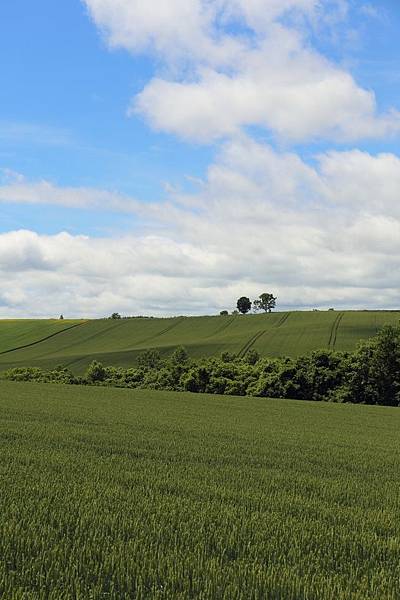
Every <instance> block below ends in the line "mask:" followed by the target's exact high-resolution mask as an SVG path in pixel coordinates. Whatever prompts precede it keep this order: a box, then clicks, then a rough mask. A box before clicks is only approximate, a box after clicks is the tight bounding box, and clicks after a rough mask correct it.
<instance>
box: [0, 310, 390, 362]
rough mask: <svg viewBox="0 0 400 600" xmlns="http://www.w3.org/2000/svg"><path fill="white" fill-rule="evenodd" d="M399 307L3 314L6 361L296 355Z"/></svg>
mask: <svg viewBox="0 0 400 600" xmlns="http://www.w3.org/2000/svg"><path fill="white" fill-rule="evenodd" d="M399 319H400V312H385V311H376V312H367V311H364V312H356V311H347V312H335V311H326V312H322V311H319V312H287V313H271V314H262V315H247V316H242V315H236V316H232V315H230V316H223V317H220V316H216V317H174V318H168V319H148V318H136V319H122V320H107V319H102V320H91V321H56V320H37V321H34V320H20V321H18V320H15V321H0V369H5V368H8V367H10V366H18V365H24V366H28V365H29V366H41V367H44V368H50V367H53V366H55V365H58V364H63V365H68V366H70V367H71V368H73V370H75V371H76V372H80V371H82V370H83V369H84V368H86V366H87V364H88V363H89V362H90V361H91V360H92V359H93V358H96V359H97V360H100V361H102V362H104V363H105V364H109V365H121V366H129V365H132V364H134V363H135V360H136V357H137V355H138V354H139V353H140V352H142V351H143V350H145V349H147V348H157V349H158V350H159V351H160V352H161V353H162V354H169V353H170V352H172V351H173V349H174V348H176V347H177V346H180V345H183V346H185V347H186V348H187V350H188V351H189V353H190V355H191V356H193V357H201V356H212V355H218V354H220V353H221V352H223V351H229V352H233V353H237V354H239V355H244V354H245V353H246V352H247V351H248V350H249V349H250V348H254V349H256V350H257V351H258V352H259V353H260V354H261V355H262V356H282V355H288V356H297V355H299V354H304V353H307V352H310V351H312V350H315V349H320V348H331V349H336V350H353V349H354V348H355V346H356V344H357V342H358V341H359V340H360V339H366V338H369V337H371V336H373V335H375V334H376V333H377V331H378V330H379V328H380V327H382V326H383V325H385V324H397V323H398V322H399Z"/></svg>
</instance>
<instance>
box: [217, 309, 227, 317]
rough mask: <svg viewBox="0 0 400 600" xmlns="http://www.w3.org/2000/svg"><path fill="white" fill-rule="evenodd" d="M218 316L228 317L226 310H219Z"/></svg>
mask: <svg viewBox="0 0 400 600" xmlns="http://www.w3.org/2000/svg"><path fill="white" fill-rule="evenodd" d="M219 314H220V316H221V317H226V315H229V313H228V311H227V310H221V312H220V313H219Z"/></svg>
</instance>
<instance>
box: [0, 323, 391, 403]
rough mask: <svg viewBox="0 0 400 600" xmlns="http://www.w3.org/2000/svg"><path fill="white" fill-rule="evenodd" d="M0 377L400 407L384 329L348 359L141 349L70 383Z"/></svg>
mask: <svg viewBox="0 0 400 600" xmlns="http://www.w3.org/2000/svg"><path fill="white" fill-rule="evenodd" d="M1 377H2V378H4V379H8V380H14V381H40V382H53V383H71V384H86V385H102V386H117V387H128V388H147V389H160V390H161V389H162V390H173V391H189V392H196V393H213V394H227V395H240V396H245V395H250V396H262V397H271V398H292V399H299V400H323V401H332V402H353V403H362V404H380V405H386V406H400V328H395V327H392V326H387V327H385V328H383V329H382V330H381V332H380V333H379V334H378V335H377V336H376V337H375V338H372V339H371V340H369V341H366V342H362V343H360V345H359V346H358V348H357V350H356V351H355V352H353V353H339V352H332V351H329V350H320V351H315V352H312V353H311V354H309V355H305V356H300V357H298V358H260V356H259V355H258V353H257V352H256V351H255V350H254V349H251V350H249V351H248V352H247V353H246V355H245V356H244V357H241V358H239V357H237V356H235V355H231V354H229V353H227V352H225V353H223V354H221V356H220V357H218V358H216V357H213V358H207V359H200V360H193V359H191V358H190V357H189V356H188V353H187V352H186V350H185V349H184V348H177V349H176V350H175V352H174V353H173V354H172V356H170V357H168V358H162V357H161V356H160V354H159V353H158V352H157V351H156V350H147V351H146V352H144V353H143V354H141V355H140V356H139V358H138V364H137V366H136V367H132V368H128V369H125V368H122V367H105V366H103V365H102V364H101V363H99V362H97V361H93V362H92V363H91V365H90V366H89V368H88V370H87V371H86V373H85V375H84V376H82V377H78V376H75V375H73V373H71V371H69V370H68V369H66V368H63V367H57V368H56V369H54V370H52V371H43V370H41V369H38V368H15V369H10V370H9V371H6V372H5V373H3V374H2V375H1Z"/></svg>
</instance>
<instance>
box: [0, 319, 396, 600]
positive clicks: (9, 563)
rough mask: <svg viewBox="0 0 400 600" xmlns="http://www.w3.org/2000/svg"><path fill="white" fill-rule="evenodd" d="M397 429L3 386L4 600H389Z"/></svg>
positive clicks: (266, 410)
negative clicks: (193, 599)
mask: <svg viewBox="0 0 400 600" xmlns="http://www.w3.org/2000/svg"><path fill="white" fill-rule="evenodd" d="M121 327H122V325H121ZM399 427H400V411H399V410H398V409H391V408H383V407H365V406H352V405H334V404H324V403H312V402H303V403H302V402H296V401H289V400H265V399H251V398H235V397H231V398H224V397H218V396H202V395H196V396H194V395H190V394H173V393H168V392H146V391H129V390H118V389H107V388H85V387H82V388H80V387H68V386H52V385H35V384H22V383H4V382H3V383H1V385H0V449H1V451H0V469H1V486H0V509H1V518H0V597H1V598H4V600H42V599H43V600H44V599H46V600H71V599H72V598H74V599H76V600H88V599H92V600H100V599H105V598H107V599H109V600H127V599H133V598H135V599H137V600H141V599H152V600H153V599H171V600H188V599H190V598H196V599H197V598H199V599H203V600H211V599H212V600H214V599H225V600H241V599H243V600H251V599H254V600H256V599H258V600H265V599H269V598H270V599H275V600H279V599H281V600H302V599H303V600H305V599H307V600H309V599H321V600H369V599H371V600H397V599H398V598H399V597H400V519H399V516H400V500H399V485H398V477H399V469H400V445H399Z"/></svg>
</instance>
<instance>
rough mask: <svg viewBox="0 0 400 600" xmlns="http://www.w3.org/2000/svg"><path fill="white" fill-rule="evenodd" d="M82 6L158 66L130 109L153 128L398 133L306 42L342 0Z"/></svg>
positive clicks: (113, 0)
mask: <svg viewBox="0 0 400 600" xmlns="http://www.w3.org/2000/svg"><path fill="white" fill-rule="evenodd" d="M85 2H86V5H87V6H88V8H89V11H90V14H91V15H92V17H93V19H94V21H95V23H96V24H97V25H98V26H99V28H100V29H101V30H102V31H103V32H104V35H105V36H106V39H107V40H108V42H109V43H110V45H112V46H117V47H122V48H126V49H128V50H129V51H131V52H134V53H137V52H148V53H152V54H154V55H155V56H156V57H157V60H158V61H159V64H160V63H161V64H163V65H164V67H165V69H164V71H163V72H162V73H161V74H160V75H156V76H155V77H153V78H152V80H151V81H149V83H148V84H147V85H146V86H145V87H144V89H143V90H142V92H141V93H139V94H138V95H137V96H136V97H135V98H134V99H133V101H132V104H131V106H130V109H129V113H130V114H139V115H143V116H144V117H145V118H146V119H147V121H148V122H149V123H150V124H151V125H152V126H153V127H154V128H155V129H157V130H160V131H166V132H169V133H173V134H175V135H178V136H181V137H183V138H187V139H193V140H196V141H200V142H209V141H212V140H214V139H218V138H221V137H226V136H231V135H232V134H236V133H237V132H238V131H241V130H242V129H243V128H244V127H246V126H259V127H262V128H265V129H267V130H269V131H272V132H273V133H274V134H275V135H276V136H278V137H280V138H283V139H285V140H292V141H304V140H309V139H316V138H322V137H323V138H325V139H331V140H336V141H349V140H357V139H362V138H379V137H384V136H387V135H391V134H397V133H398V132H399V131H400V113H399V112H398V111H396V110H395V109H392V110H390V111H388V112H386V113H383V114H380V113H379V110H378V106H377V100H376V97H375V94H374V93H373V91H371V90H367V89H364V88H363V87H362V86H360V85H359V84H358V83H357V82H356V81H355V79H354V78H353V76H352V75H351V74H350V73H349V72H347V71H346V70H345V69H343V68H342V67H340V66H338V65H336V64H335V63H333V62H332V61H330V60H328V59H327V58H326V57H324V56H323V55H321V54H320V53H319V52H318V51H317V50H316V49H313V48H312V46H311V43H310V36H309V35H308V32H309V31H310V28H312V27H313V26H315V24H318V25H320V24H321V23H324V22H325V21H330V22H335V20H334V19H333V16H335V17H336V18H342V19H343V18H345V16H346V9H347V2H345V0H332V1H330V2H326V1H323V2H322V1H319V0H279V1H275V0H213V1H211V2H210V1H209V0H160V1H159V2H157V4H154V3H143V2H141V1H140V0H85ZM283 17H284V19H283Z"/></svg>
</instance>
